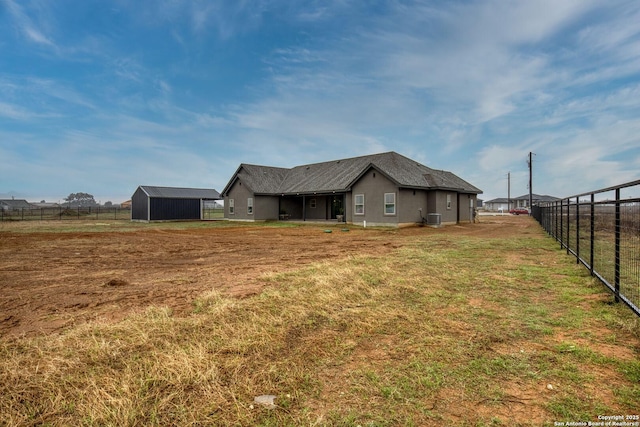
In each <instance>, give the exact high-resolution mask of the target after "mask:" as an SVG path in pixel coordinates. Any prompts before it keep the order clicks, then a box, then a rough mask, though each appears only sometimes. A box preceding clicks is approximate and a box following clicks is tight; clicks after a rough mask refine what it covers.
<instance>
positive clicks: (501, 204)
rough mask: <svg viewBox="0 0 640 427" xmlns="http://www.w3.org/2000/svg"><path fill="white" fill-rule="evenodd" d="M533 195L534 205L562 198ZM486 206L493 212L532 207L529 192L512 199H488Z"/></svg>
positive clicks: (486, 208)
mask: <svg viewBox="0 0 640 427" xmlns="http://www.w3.org/2000/svg"><path fill="white" fill-rule="evenodd" d="M531 196H532V197H531V198H532V202H533V205H537V204H539V203H544V202H553V201H556V200H560V199H559V198H557V197H553V196H546V195H540V194H532V195H531ZM484 206H485V210H487V211H491V212H509V211H510V210H511V209H515V208H525V209H530V208H531V206H529V195H528V194H525V195H523V196H520V197H512V198H511V200H509V199H506V198H498V199H492V200H487V201H486V202H484Z"/></svg>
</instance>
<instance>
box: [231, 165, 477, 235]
mask: <svg viewBox="0 0 640 427" xmlns="http://www.w3.org/2000/svg"><path fill="white" fill-rule="evenodd" d="M480 193H482V191H481V190H480V189H478V188H477V187H475V186H473V185H471V184H469V183H468V182H467V181H465V180H463V179H462V178H460V177H458V176H456V175H454V174H453V173H451V172H447V171H442V170H436V169H431V168H429V167H427V166H424V165H422V164H420V163H418V162H416V161H415V160H411V159H409V158H407V157H404V156H402V155H400V154H398V153H395V152H388V153H382V154H374V155H368V156H362V157H354V158H349V159H340V160H334V161H330V162H323V163H315V164H308V165H302V166H296V167H294V168H291V169H288V168H277V167H270V166H258V165H250V164H244V163H243V164H241V165H240V166H239V167H238V169H237V170H236V172H235V173H234V174H233V176H232V177H231V179H230V180H229V182H228V183H227V185H226V186H225V188H224V189H223V190H222V193H221V195H222V197H223V198H224V209H225V218H227V219H230V220H242V221H267V220H277V219H279V218H280V219H293V220H301V221H332V220H333V221H344V222H349V223H354V224H362V225H372V226H395V227H398V226H402V225H407V224H415V223H417V222H422V220H423V218H426V219H429V218H437V220H438V223H444V224H455V223H458V222H461V221H471V220H472V218H473V210H474V207H475V206H476V200H477V195H478V194H480Z"/></svg>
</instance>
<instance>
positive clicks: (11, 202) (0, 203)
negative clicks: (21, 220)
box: [0, 199, 33, 211]
mask: <svg viewBox="0 0 640 427" xmlns="http://www.w3.org/2000/svg"><path fill="white" fill-rule="evenodd" d="M0 209H2V210H3V211H19V210H21V209H33V206H32V205H31V203H29V202H27V201H26V200H23V199H0Z"/></svg>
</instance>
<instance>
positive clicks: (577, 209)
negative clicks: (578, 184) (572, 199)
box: [576, 197, 580, 264]
mask: <svg viewBox="0 0 640 427" xmlns="http://www.w3.org/2000/svg"><path fill="white" fill-rule="evenodd" d="M576 264H580V197H576Z"/></svg>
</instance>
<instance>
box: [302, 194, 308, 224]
mask: <svg viewBox="0 0 640 427" xmlns="http://www.w3.org/2000/svg"><path fill="white" fill-rule="evenodd" d="M302 220H303V221H306V220H307V196H305V195H304V194H303V195H302Z"/></svg>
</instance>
